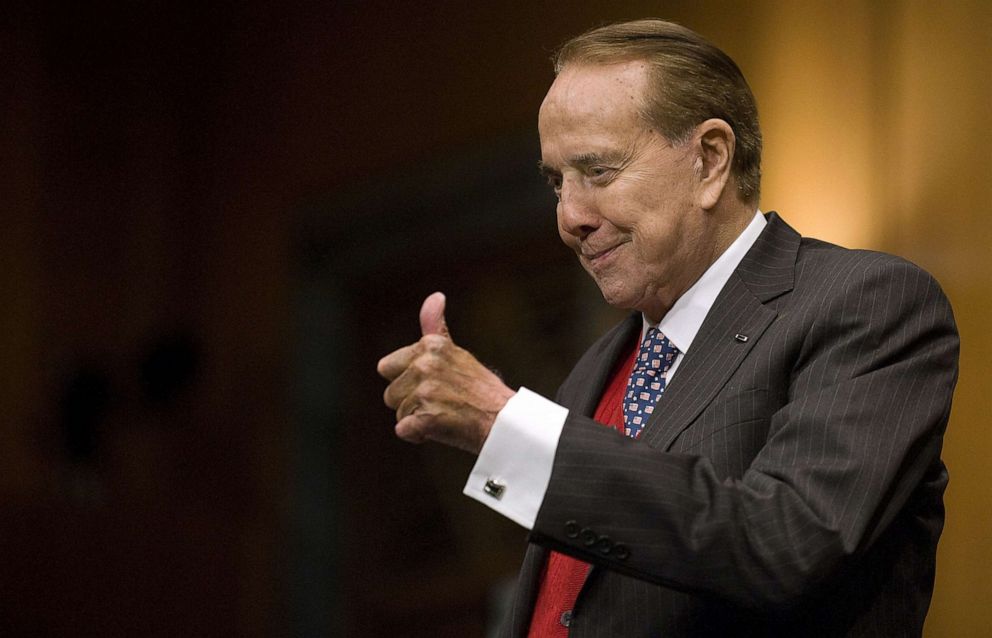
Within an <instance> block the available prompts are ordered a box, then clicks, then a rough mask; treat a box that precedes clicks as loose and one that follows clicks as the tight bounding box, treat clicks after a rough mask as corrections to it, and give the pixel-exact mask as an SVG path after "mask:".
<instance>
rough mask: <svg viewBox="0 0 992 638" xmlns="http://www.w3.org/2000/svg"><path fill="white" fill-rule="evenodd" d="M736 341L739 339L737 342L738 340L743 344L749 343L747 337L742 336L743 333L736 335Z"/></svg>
mask: <svg viewBox="0 0 992 638" xmlns="http://www.w3.org/2000/svg"><path fill="white" fill-rule="evenodd" d="M734 339H737V340H738V341H740V342H741V343H747V335H742V334H741V333H739V332H738V333H737V334H735V335H734Z"/></svg>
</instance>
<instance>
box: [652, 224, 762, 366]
mask: <svg viewBox="0 0 992 638" xmlns="http://www.w3.org/2000/svg"><path fill="white" fill-rule="evenodd" d="M767 223H768V222H767V221H765V216H764V215H762V214H761V211H760V210H759V211H757V212H756V213H755V214H754V217H753V218H752V219H751V222H750V223H749V224H748V225H747V228H745V229H744V231H743V232H742V233H741V234H740V235H738V236H737V239H735V240H734V242H733V243H732V244H730V246H728V247H727V250H725V251H723V254H722V255H720V256H719V257H718V258H717V260H716V261H714V262H713V264H712V265H710V267H709V268H707V269H706V272H704V273H703V275H702V277H700V278H699V279H697V280H696V283H694V284H693V285H692V287H691V288H689V290H686V291H685V293H683V294H682V296H681V297H679V298H678V300H677V301H676V302H675V304H674V305H673V306H672V308H671V309H670V310H669V311H668V313H667V314H666V315H665V316H664V317H662V319H661V321H660V322H658V329H659V330H661V333H662V334H664V335H665V336H666V337H668V340H669V341H671V342H672V345H674V346H675V347H676V348H678V349H679V352H681V353H682V354H685V353H686V352H688V351H689V347H690V346H691V345H692V340H693V339H695V338H696V333H697V332H699V328H700V326H702V325H703V320H704V319H706V315H707V314H709V311H710V308H712V307H713V302H714V301H716V297H717V295H719V294H720V291H721V290H723V287H724V285H726V283H727V280H729V279H730V276H731V275H732V274H733V273H734V270H735V269H736V268H737V266H738V264H740V263H741V260H742V259H744V255H746V254H747V251H748V250H750V249H751V246H752V245H754V242H755V241H756V240H757V239H758V235H760V234H761V231H762V230H763V229H764V228H765V224H767ZM643 321H644V327H643V329H642V331H641V339H642V340H643V339H644V335H645V334H646V332H647V330H648V328H651V327H653V324H651V323H649V322H648V320H647V318H646V317H644V319H643Z"/></svg>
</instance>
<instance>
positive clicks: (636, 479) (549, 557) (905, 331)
mask: <svg viewBox="0 0 992 638" xmlns="http://www.w3.org/2000/svg"><path fill="white" fill-rule="evenodd" d="M555 70H556V79H555V81H554V83H553V85H552V86H551V89H550V90H549V92H548V94H547V97H546V98H545V100H544V103H543V105H542V106H541V111H540V117H539V129H540V137H541V152H542V158H541V171H542V172H543V173H544V174H545V175H546V176H547V178H548V180H549V182H550V183H551V185H552V187H553V188H554V190H555V193H556V194H557V196H558V208H557V215H558V228H559V231H560V234H561V238H562V240H563V241H564V242H565V243H566V244H567V245H568V246H570V247H571V248H572V249H573V250H575V253H576V255H577V256H578V259H579V262H580V263H581V264H582V266H583V267H584V268H585V269H586V270H587V271H588V272H589V274H590V275H591V276H592V277H593V279H594V280H595V281H596V283H597V284H598V286H599V288H600V290H601V291H602V294H603V297H604V298H605V299H606V301H607V303H609V304H611V305H614V306H617V307H620V308H629V309H631V310H632V311H634V312H632V314H631V315H630V317H629V318H628V319H627V320H626V321H624V322H623V323H621V324H620V325H618V326H616V327H615V328H614V329H612V330H611V331H610V332H608V333H607V334H606V335H604V336H603V337H602V338H601V339H600V340H599V341H597V342H596V343H595V344H593V345H592V347H591V348H590V349H589V350H588V351H587V352H586V354H585V355H584V356H583V357H582V359H581V360H580V361H579V362H578V364H577V365H576V366H575V368H574V370H573V372H572V373H571V374H570V375H569V377H568V378H567V379H566V380H565V382H564V383H563V384H562V386H561V388H560V390H559V392H558V395H557V397H556V398H555V400H554V401H551V400H549V399H547V398H544V397H541V396H538V395H536V394H534V393H532V392H530V391H528V390H527V389H525V388H521V389H520V390H519V391H517V392H514V391H513V390H512V389H510V388H508V387H506V386H505V385H504V384H503V383H502V381H501V380H500V379H499V378H497V377H496V376H495V375H494V374H493V373H492V372H490V371H489V370H488V369H487V368H486V367H485V366H483V365H482V364H480V363H479V362H478V361H477V360H476V359H475V358H474V357H473V356H472V355H471V354H470V353H468V352H467V351H465V350H463V349H461V348H459V347H458V346H457V345H455V343H454V342H453V341H452V339H451V337H450V335H449V334H448V331H447V328H446V326H445V323H444V303H445V300H444V297H443V295H440V294H437V293H436V294H434V295H432V296H430V297H428V299H427V300H426V301H425V302H424V306H423V308H422V310H421V314H420V322H421V327H422V330H423V338H422V339H420V341H418V342H417V343H415V344H412V345H410V346H407V347H405V348H401V349H399V350H397V351H396V352H393V353H392V354H390V355H388V356H386V357H384V358H383V359H382V360H381V361H380V362H379V372H380V374H382V375H383V376H384V377H385V378H386V379H388V380H389V381H390V384H389V387H388V388H387V389H386V392H385V401H386V404H387V405H388V406H390V407H391V408H394V409H396V417H397V424H396V432H397V435H398V436H400V437H401V438H403V439H405V440H408V441H413V442H421V441H425V440H434V441H438V442H441V443H444V444H447V445H453V446H457V447H460V448H462V449H465V450H468V451H470V452H472V453H478V454H479V457H478V459H477V461H476V465H475V467H474V469H473V471H472V474H471V476H470V477H469V480H468V483H467V485H466V487H465V493H466V494H468V495H469V496H471V497H473V498H476V499H478V500H480V501H482V502H483V503H486V504H488V505H489V506H491V507H492V508H493V509H495V510H496V511H497V512H500V513H501V514H503V515H505V516H507V517H509V518H511V519H513V520H514V521H516V522H518V523H520V524H521V525H523V526H524V527H526V528H528V529H529V530H531V534H530V547H529V548H528V553H527V556H526V558H525V561H524V565H523V568H522V571H521V576H520V582H519V586H518V591H517V595H516V602H515V605H514V609H513V612H512V616H511V618H509V619H508V621H507V626H506V628H505V629H506V632H507V634H508V635H511V636H528V635H529V636H565V635H568V636H666V637H667V636H886V637H891V636H913V635H920V633H921V631H922V626H923V621H924V617H925V615H926V611H927V608H928V605H929V601H930V595H931V592H932V589H933V579H934V560H935V552H936V546H937V539H938V537H939V535H940V531H941V527H942V524H943V505H942V494H943V491H944V487H945V485H946V482H947V473H946V471H945V469H944V466H943V464H942V462H941V460H940V449H941V441H942V436H943V432H944V429H945V426H946V424H947V418H948V413H949V410H950V403H951V394H952V391H953V388H954V383H955V380H956V375H957V352H958V338H957V333H956V330H955V326H954V321H953V318H952V315H951V310H950V307H949V306H948V303H947V300H946V299H945V297H944V295H943V294H942V293H941V291H940V288H939V287H938V285H937V284H936V283H935V282H934V280H933V279H932V278H931V277H930V276H929V275H927V274H926V273H924V272H923V271H921V270H920V269H919V268H917V267H915V266H913V265H912V264H909V263H907V262H906V261H904V260H901V259H899V258H896V257H892V256H888V255H883V254H880V253H874V252H868V251H853V250H846V249H843V248H840V247H837V246H833V245H831V244H827V243H825V242H821V241H817V240H813V239H807V238H802V237H800V236H799V234H798V233H796V231H794V230H793V229H792V228H791V227H789V226H788V225H787V224H786V223H785V221H783V220H782V218H781V217H779V216H778V215H777V214H775V213H769V214H767V215H766V214H762V213H761V212H759V211H758V208H757V202H758V192H759V185H760V184H759V182H760V155H761V134H760V130H759V128H758V121H757V109H756V107H755V104H754V98H753V96H752V94H751V91H750V89H749V87H748V85H747V83H746V81H745V80H744V78H743V76H742V75H741V72H740V70H739V69H738V68H737V66H736V65H735V64H734V62H733V61H732V60H731V59H730V58H729V57H727V56H726V55H725V54H724V53H723V52H721V51H720V50H719V49H717V48H716V47H714V46H713V45H711V44H710V43H708V42H707V41H705V40H704V39H703V38H701V37H700V36H699V35H697V34H695V33H693V32H691V31H689V30H688V29H685V28H683V27H680V26H678V25H674V24H671V23H668V22H664V21H660V20H642V21H636V22H631V23H623V24H616V25H611V26H607V27H603V28H600V29H596V30H593V31H590V32H589V33H586V34H584V35H582V36H579V37H577V38H575V39H574V40H572V41H570V42H568V43H567V44H566V45H565V46H564V47H563V48H562V49H561V50H560V51H559V53H558V54H557V56H556V60H555Z"/></svg>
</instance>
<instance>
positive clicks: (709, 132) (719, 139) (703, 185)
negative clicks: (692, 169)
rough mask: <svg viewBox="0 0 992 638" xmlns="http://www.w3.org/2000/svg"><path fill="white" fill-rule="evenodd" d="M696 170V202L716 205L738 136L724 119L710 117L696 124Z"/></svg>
mask: <svg viewBox="0 0 992 638" xmlns="http://www.w3.org/2000/svg"><path fill="white" fill-rule="evenodd" d="M693 139H694V140H695V142H696V143H695V147H696V150H697V152H698V153H699V154H698V156H697V157H696V169H697V174H698V176H699V183H698V188H699V198H700V200H699V203H700V206H701V207H702V209H703V210H710V209H712V208H713V207H714V206H716V204H717V202H719V201H720V197H721V196H722V195H723V191H724V189H725V188H726V187H727V182H728V181H730V174H731V165H732V163H733V159H734V145H735V144H736V142H737V138H736V137H735V136H734V130H733V129H732V128H730V125H729V124H727V123H726V122H725V121H724V120H721V119H717V118H713V119H709V120H706V121H705V122H703V123H702V124H700V125H698V126H697V127H696V135H695V136H694V138H693Z"/></svg>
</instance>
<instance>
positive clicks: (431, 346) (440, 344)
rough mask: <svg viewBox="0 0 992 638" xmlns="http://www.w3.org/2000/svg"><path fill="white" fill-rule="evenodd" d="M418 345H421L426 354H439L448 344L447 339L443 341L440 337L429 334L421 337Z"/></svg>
mask: <svg viewBox="0 0 992 638" xmlns="http://www.w3.org/2000/svg"><path fill="white" fill-rule="evenodd" d="M420 343H421V344H423V346H424V349H425V350H427V351H428V352H440V351H441V350H442V349H443V348H444V346H445V345H446V344H447V343H448V339H445V338H444V337H442V336H441V335H436V334H430V335H424V336H423V337H421V339H420Z"/></svg>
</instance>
